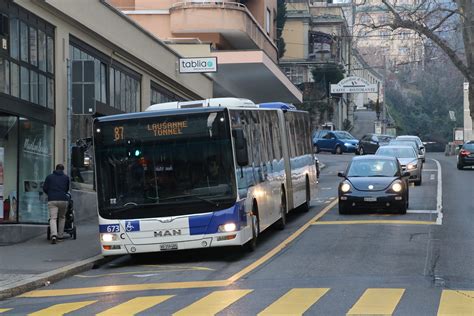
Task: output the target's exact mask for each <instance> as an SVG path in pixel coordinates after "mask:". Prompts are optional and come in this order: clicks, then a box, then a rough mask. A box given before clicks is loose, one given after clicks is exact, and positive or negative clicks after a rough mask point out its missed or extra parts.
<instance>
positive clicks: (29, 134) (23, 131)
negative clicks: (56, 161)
mask: <svg viewBox="0 0 474 316" xmlns="http://www.w3.org/2000/svg"><path fill="white" fill-rule="evenodd" d="M19 125H20V137H19V139H20V144H19V145H20V146H19V147H20V169H19V193H20V194H19V201H20V207H19V220H20V221H21V222H27V223H42V224H45V223H47V222H48V207H47V197H46V196H45V194H43V183H44V179H45V178H46V176H47V175H48V174H50V173H51V171H52V170H53V128H52V127H51V126H47V125H44V124H41V123H38V122H35V121H30V120H28V119H26V118H20V122H19Z"/></svg>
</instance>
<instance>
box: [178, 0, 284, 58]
mask: <svg viewBox="0 0 474 316" xmlns="http://www.w3.org/2000/svg"><path fill="white" fill-rule="evenodd" d="M185 9H198V10H215V9H218V10H232V11H237V12H241V14H242V15H243V17H244V21H243V23H241V24H242V25H241V29H240V31H241V32H242V33H246V34H247V35H246V36H248V37H249V38H250V39H251V41H252V42H253V43H254V44H255V46H257V47H258V48H260V49H261V50H263V51H265V52H266V53H267V55H268V56H270V58H271V59H273V60H274V61H277V55H278V51H277V46H276V44H275V43H274V42H273V40H272V39H271V38H270V36H269V35H268V34H267V33H266V32H265V30H264V29H263V28H262V26H261V25H260V24H259V23H258V22H257V20H256V19H255V18H254V16H253V15H252V13H251V12H250V11H249V10H248V9H247V7H246V6H245V5H243V4H242V3H239V2H231V1H212V2H211V1H209V2H203V1H184V2H178V3H175V4H173V5H172V7H171V8H170V14H171V16H172V15H173V13H174V12H178V11H181V10H185ZM215 16H216V15H215V13H213V14H212V15H211V16H210V18H211V17H215ZM187 18H188V19H186V21H187V22H186V25H183V26H182V28H187V27H189V28H191V26H192V30H189V31H191V32H190V33H199V32H200V30H201V29H204V30H205V31H206V32H208V30H209V27H206V26H209V25H211V24H212V26H213V28H214V29H217V30H219V31H218V32H222V30H225V29H228V30H229V31H232V32H234V31H235V30H238V29H236V28H232V29H230V28H229V26H230V25H232V21H226V22H228V23H226V25H216V24H215V23H214V21H212V20H209V21H203V19H202V16H201V17H200V18H199V20H197V18H195V20H196V21H195V23H193V22H190V20H191V19H192V18H193V16H192V15H189V16H187ZM234 22H235V21H234ZM200 27H201V29H200ZM179 28H181V27H178V26H177V25H172V32H175V31H176V30H177V29H179ZM227 40H229V39H227ZM229 41H230V42H231V41H232V40H229ZM253 48H254V47H245V49H253Z"/></svg>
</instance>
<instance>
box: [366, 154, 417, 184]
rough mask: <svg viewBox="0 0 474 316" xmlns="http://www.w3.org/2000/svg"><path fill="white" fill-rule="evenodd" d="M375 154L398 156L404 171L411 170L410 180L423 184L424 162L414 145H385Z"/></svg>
mask: <svg viewBox="0 0 474 316" xmlns="http://www.w3.org/2000/svg"><path fill="white" fill-rule="evenodd" d="M375 154H376V155H379V156H390V157H396V158H397V159H398V161H400V165H401V166H402V171H408V172H410V178H409V181H410V182H414V183H415V185H420V184H421V181H422V175H421V174H422V171H423V163H422V160H421V158H419V157H418V155H417V153H416V151H415V150H414V149H413V147H412V146H390V145H389V146H383V147H380V148H379V149H378V150H377V152H376V153H375Z"/></svg>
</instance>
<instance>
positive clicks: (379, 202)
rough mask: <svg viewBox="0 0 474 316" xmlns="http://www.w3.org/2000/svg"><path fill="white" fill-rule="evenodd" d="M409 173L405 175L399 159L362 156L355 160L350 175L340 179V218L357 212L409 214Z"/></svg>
mask: <svg viewBox="0 0 474 316" xmlns="http://www.w3.org/2000/svg"><path fill="white" fill-rule="evenodd" d="M409 175H410V173H409V172H403V171H402V168H401V166H400V163H399V161H398V160H397V158H395V157H384V156H375V155H367V156H359V157H354V158H352V161H351V163H350V164H349V166H348V167H347V171H346V172H339V173H338V176H339V177H343V178H344V180H342V181H341V183H339V189H338V193H339V214H349V213H351V212H354V211H355V210H358V209H361V210H367V209H373V210H379V209H389V210H394V211H396V212H398V213H400V214H405V213H406V212H407V208H408V195H409V192H408V191H409V186H408V181H407V177H409Z"/></svg>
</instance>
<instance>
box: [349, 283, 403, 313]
mask: <svg viewBox="0 0 474 316" xmlns="http://www.w3.org/2000/svg"><path fill="white" fill-rule="evenodd" d="M404 292H405V290H404V289H367V290H365V292H364V294H363V295H362V296H361V297H360V298H359V300H358V301H357V302H356V303H355V304H354V306H352V308H351V309H350V310H349V312H347V315H392V313H393V311H394V310H395V308H396V307H397V305H398V302H399V301H400V299H401V298H402V295H403V293H404Z"/></svg>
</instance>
